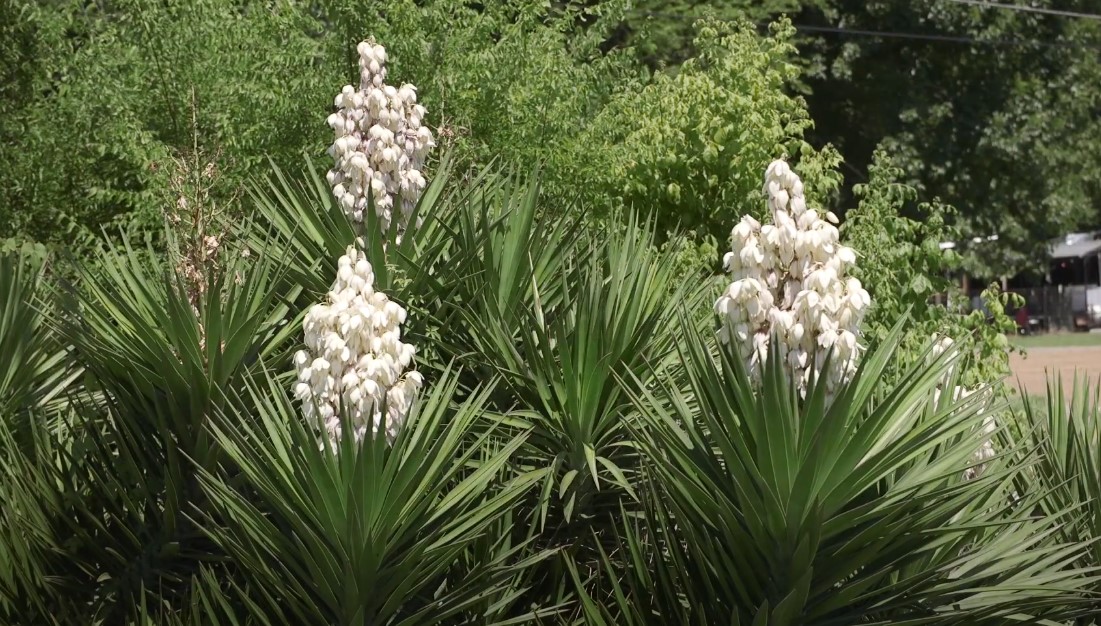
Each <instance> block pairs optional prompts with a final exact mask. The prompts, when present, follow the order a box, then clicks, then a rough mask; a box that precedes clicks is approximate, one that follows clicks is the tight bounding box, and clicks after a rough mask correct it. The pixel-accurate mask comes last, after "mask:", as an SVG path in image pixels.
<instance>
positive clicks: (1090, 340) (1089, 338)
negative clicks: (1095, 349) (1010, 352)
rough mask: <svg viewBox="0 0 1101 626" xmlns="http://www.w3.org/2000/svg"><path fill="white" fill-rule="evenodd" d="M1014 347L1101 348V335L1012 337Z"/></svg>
mask: <svg viewBox="0 0 1101 626" xmlns="http://www.w3.org/2000/svg"><path fill="white" fill-rule="evenodd" d="M1009 341H1010V342H1012V343H1013V345H1015V346H1017V347H1020V348H1024V349H1025V350H1028V349H1029V348H1084V347H1089V346H1101V333H1044V334H1039V335H1017V336H1014V337H1010V339H1009Z"/></svg>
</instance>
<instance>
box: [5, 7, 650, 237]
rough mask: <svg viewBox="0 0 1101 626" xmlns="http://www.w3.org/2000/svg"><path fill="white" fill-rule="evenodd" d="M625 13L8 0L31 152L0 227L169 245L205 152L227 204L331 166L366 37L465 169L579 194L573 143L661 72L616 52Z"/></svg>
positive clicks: (18, 105)
mask: <svg viewBox="0 0 1101 626" xmlns="http://www.w3.org/2000/svg"><path fill="white" fill-rule="evenodd" d="M621 12H622V9H621V8H617V6H616V5H615V3H604V4H602V5H601V6H599V7H596V8H591V9H586V8H583V7H567V9H566V10H564V11H551V10H549V9H548V7H547V6H546V4H545V3H542V2H535V1H533V0H514V1H510V2H495V3H485V4H483V5H482V6H480V7H475V6H470V5H468V4H467V3H462V2H455V1H454V0H433V1H430V2H414V1H413V0H399V1H396V2H390V3H387V5H386V7H385V10H381V9H379V8H372V7H364V5H363V3H362V2H345V1H341V0H326V1H324V2H318V3H300V2H288V1H282V0H281V1H279V2H275V3H270V2H267V1H260V0H249V1H246V2H237V1H235V0H200V1H198V2H191V1H190V0H172V1H170V2H152V1H150V0H126V1H125V2H117V3H107V4H104V3H92V4H91V5H89V4H88V3H86V2H83V1H80V0H57V1H55V2H50V3H46V4H43V3H37V2H30V1H29V0H3V3H2V4H0V23H2V24H3V25H4V26H3V27H2V28H4V29H5V30H4V33H5V35H8V34H10V35H11V36H10V37H7V36H5V38H4V43H3V44H0V45H2V46H3V48H0V54H2V55H3V57H0V58H3V60H4V61H5V62H4V63H3V64H2V65H3V66H4V71H5V72H7V73H8V74H10V76H8V75H5V76H4V78H5V80H4V86H3V89H4V91H3V93H2V97H0V140H2V143H3V144H4V145H11V146H19V149H18V150H5V151H4V152H3V154H0V181H3V183H4V184H3V185H0V188H2V190H0V232H4V233H17V234H19V235H20V236H23V237H25V238H28V239H31V240H36V241H43V242H54V241H62V240H68V241H71V238H72V233H74V232H91V233H94V234H98V233H99V231H100V229H101V228H104V227H107V228H108V229H109V230H110V231H112V232H114V231H115V230H116V229H115V227H114V226H117V225H121V224H128V223H135V224H136V225H138V226H139V227H141V228H142V229H143V230H145V231H146V232H152V233H159V232H160V230H159V223H160V220H161V216H162V214H163V213H164V212H165V209H167V208H170V207H173V206H174V205H175V204H176V202H177V199H178V196H179V193H178V190H177V189H176V187H175V186H174V185H173V180H174V179H175V178H177V177H178V176H179V174H180V172H179V171H178V170H179V168H178V167H176V166H177V165H178V163H179V162H180V161H181V159H182V160H183V161H185V162H186V161H187V160H188V159H189V158H191V157H193V156H194V155H195V154H198V153H202V154H203V155H205V157H206V158H208V159H209V160H210V164H211V165H212V166H213V167H216V168H217V169H218V171H219V176H218V183H217V185H216V186H214V187H213V188H212V189H211V190H210V193H211V197H212V199H213V200H214V201H220V202H222V203H224V204H232V203H229V202H228V200H229V199H231V198H233V197H234V196H236V195H241V194H242V192H243V191H244V189H245V187H246V185H247V182H248V181H250V180H252V179H255V178H257V177H259V176H260V175H261V174H263V173H265V172H266V168H267V164H268V162H269V160H272V161H274V162H275V163H276V164H278V165H280V166H282V167H290V166H295V165H297V164H298V163H299V162H300V159H301V155H302V154H303V153H306V154H309V155H311V156H318V157H320V156H322V155H323V154H324V151H325V148H326V147H327V146H328V145H329V143H330V142H331V141H332V136H331V131H329V130H328V129H327V128H326V126H325V123H324V120H325V116H326V115H327V113H328V112H329V110H330V109H331V106H332V97H333V95H334V94H336V93H338V92H339V91H340V88H341V86H342V85H344V84H345V83H349V82H355V81H357V80H358V70H357V65H356V59H355V56H354V51H355V44H356V43H357V42H358V41H360V40H362V39H364V38H366V37H368V36H374V37H376V38H377V39H378V40H379V41H381V42H382V43H384V44H385V45H386V46H387V48H388V49H389V50H390V56H391V59H392V62H391V63H390V72H391V78H390V80H391V81H392V82H395V83H399V84H400V83H401V82H405V81H407V80H412V81H413V82H415V83H416V84H417V86H418V87H419V89H420V95H421V101H422V102H423V103H424V104H425V105H426V106H427V107H428V109H429V114H430V118H429V121H430V122H431V123H432V124H433V125H434V126H435V129H434V130H435V131H436V133H437V135H439V138H440V143H441V144H442V145H444V146H448V147H450V148H452V149H453V150H452V151H453V153H454V155H455V159H456V161H457V162H458V163H460V164H461V167H462V169H464V170H465V169H468V168H472V167H480V166H481V165H482V164H484V163H486V162H488V161H489V160H491V158H493V157H496V156H500V157H502V158H503V159H505V160H506V161H508V162H515V163H525V164H526V163H531V162H535V161H539V160H542V161H546V162H547V167H548V172H550V174H549V175H548V181H549V188H550V189H549V191H551V192H553V193H555V194H557V195H558V197H565V198H570V199H572V198H573V196H574V192H573V189H574V188H575V187H574V183H573V180H572V179H573V178H574V177H575V175H574V173H573V172H572V171H571V170H572V162H571V161H570V160H569V159H571V158H572V152H571V151H570V150H569V149H568V147H569V146H572V145H574V144H576V142H577V132H578V127H579V125H582V124H583V122H584V120H586V119H588V118H590V117H591V116H592V115H593V114H595V112H596V111H598V110H599V108H600V107H601V106H602V104H603V102H604V101H605V100H606V99H607V98H608V96H609V95H610V94H611V93H612V92H613V91H614V90H615V89H621V88H625V86H629V85H633V84H635V81H636V80H641V78H642V76H643V74H644V73H643V72H642V71H641V69H640V68H639V66H638V65H637V64H636V63H635V62H634V60H633V59H632V58H631V57H630V56H628V55H624V54H620V53H618V52H614V51H613V52H611V53H607V54H605V53H603V52H601V50H600V49H599V44H600V43H601V41H603V37H601V35H600V33H603V32H606V31H608V30H609V29H611V28H612V25H614V23H615V21H616V19H617V17H616V16H617V15H619V14H620V13H621ZM578 24H586V27H585V28H579V27H578ZM441 32H446V33H448V37H447V38H446V39H440V38H439V37H437V36H436V34H437V33H441ZM9 85H10V87H9ZM61 120H63V122H60V121H61ZM59 123H63V126H64V131H63V132H61V131H59V130H58V128H59ZM232 205H233V206H235V207H236V209H237V210H238V211H239V212H241V213H244V212H246V210H247V206H248V205H247V204H244V205H241V204H232Z"/></svg>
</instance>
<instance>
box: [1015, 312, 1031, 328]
mask: <svg viewBox="0 0 1101 626" xmlns="http://www.w3.org/2000/svg"><path fill="white" fill-rule="evenodd" d="M1017 328H1021V329H1023V330H1025V331H1026V332H1027V331H1028V330H1029V327H1028V307H1027V306H1022V307H1021V308H1019V309H1017Z"/></svg>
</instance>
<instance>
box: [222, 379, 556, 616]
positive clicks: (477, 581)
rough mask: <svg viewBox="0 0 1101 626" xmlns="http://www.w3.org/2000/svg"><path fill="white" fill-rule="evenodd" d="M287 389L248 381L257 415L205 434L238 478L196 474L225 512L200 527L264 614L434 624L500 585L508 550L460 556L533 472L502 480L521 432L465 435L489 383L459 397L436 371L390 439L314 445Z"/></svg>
mask: <svg viewBox="0 0 1101 626" xmlns="http://www.w3.org/2000/svg"><path fill="white" fill-rule="evenodd" d="M284 387H285V385H284V384H281V383H279V382H277V381H276V379H275V378H273V377H270V376H267V377H265V378H263V379H257V380H255V381H253V382H252V383H251V384H250V385H249V390H248V395H249V398H248V400H247V402H245V403H244V406H255V407H256V411H257V415H256V416H255V419H252V418H251V417H250V416H247V415H242V414H239V413H234V412H230V413H228V414H226V415H225V416H224V417H223V419H221V420H219V421H218V423H217V424H216V425H215V426H214V427H213V429H212V430H213V432H214V435H215V438H216V440H217V441H218V442H219V443H220V444H221V446H222V448H223V449H224V450H225V451H226V454H227V455H228V457H229V458H230V459H231V460H232V461H233V462H234V464H235V465H236V466H238V467H239V468H240V475H239V476H232V475H231V476H223V475H219V474H217V473H214V472H204V473H203V477H202V482H203V485H204V488H205V490H206V491H207V493H208V494H209V495H210V498H211V503H212V505H213V510H214V511H216V512H217V513H218V514H220V516H219V517H209V518H208V519H207V520H206V524H205V527H206V528H207V529H208V533H209V534H210V536H211V538H212V539H213V540H214V541H215V542H217V543H218V545H219V546H221V547H222V548H223V549H224V550H225V551H226V552H227V553H228V554H230V555H232V557H233V558H234V560H235V562H236V563H237V564H238V565H239V567H240V568H241V571H242V577H243V578H244V580H245V581H247V583H248V584H249V585H250V586H251V589H253V590H254V593H253V594H252V595H253V598H254V600H255V602H256V603H257V604H258V605H261V606H262V607H264V608H265V609H266V610H267V615H268V616H269V618H271V619H272V621H280V622H283V623H292V624H363V623H370V624H408V625H410V626H412V625H418V624H434V623H440V622H441V621H443V620H447V619H455V618H456V617H458V616H460V615H462V614H464V613H468V612H470V611H471V610H472V609H474V608H476V607H479V606H480V605H481V604H482V603H483V601H484V599H485V598H487V597H489V596H490V595H492V594H495V593H499V592H501V591H503V590H504V588H505V586H507V582H508V581H509V580H511V579H512V578H513V576H512V574H513V573H514V571H513V569H514V567H515V565H514V564H513V563H511V562H510V561H511V560H512V557H513V556H514V555H515V553H516V551H517V549H516V548H514V549H503V550H499V551H497V552H496V553H495V555H494V558H493V559H492V560H489V561H486V562H474V563H470V565H471V568H470V569H469V570H468V571H456V564H457V563H458V562H460V560H461V559H460V557H461V556H462V555H463V553H464V552H465V551H466V550H467V549H468V548H469V547H470V546H471V545H472V544H473V543H474V542H476V541H478V540H480V539H481V538H482V537H483V536H484V535H485V533H486V532H487V531H489V530H491V529H493V528H495V527H496V523H497V522H499V521H500V520H502V519H504V518H505V517H506V516H507V515H508V514H509V513H510V510H511V507H512V506H513V505H514V504H515V502H516V501H517V500H518V499H519V498H520V497H521V496H522V495H523V494H524V493H525V492H526V491H527V490H528V489H529V488H530V487H531V486H532V485H533V484H535V483H536V482H537V481H538V480H539V479H540V478H541V474H542V472H540V471H533V472H527V473H523V474H520V475H518V476H515V477H507V476H505V477H504V478H503V479H502V475H503V473H504V472H505V470H506V469H507V468H508V466H509V464H510V460H511V458H512V456H513V455H514V454H515V452H516V450H517V449H519V448H520V447H522V446H523V444H524V441H525V437H523V436H520V437H517V438H515V439H513V440H512V441H510V442H508V443H507V444H504V445H501V446H500V447H493V446H494V445H495V444H492V443H488V442H489V441H490V436H491V434H492V430H493V429H492V427H491V426H486V427H482V428H480V429H479V430H481V431H482V432H483V433H484V434H483V435H482V438H481V439H480V440H478V441H470V440H469V439H468V438H467V436H466V435H467V433H468V432H469V431H470V430H471V429H473V428H474V426H475V423H476V422H479V421H481V420H485V419H486V414H485V402H486V397H487V395H488V391H489V387H487V389H486V390H485V391H483V392H480V393H477V394H475V395H473V396H471V397H469V398H467V399H466V400H464V401H462V402H461V403H459V404H457V405H456V404H453V403H452V402H451V399H452V397H453V395H454V393H455V390H456V379H455V377H454V376H453V375H452V374H451V373H449V372H448V373H445V375H444V376H443V377H442V378H441V379H440V380H439V381H438V382H437V383H436V384H435V386H434V387H433V388H432V390H431V391H430V393H429V394H428V396H427V397H425V398H423V399H422V401H421V402H419V403H418V405H417V406H418V407H419V408H418V410H416V411H415V412H414V414H413V415H412V416H411V417H410V418H409V420H408V422H407V423H406V424H405V426H404V428H403V431H402V432H401V433H400V434H399V436H398V437H397V440H396V441H395V442H394V444H393V447H388V446H387V444H386V442H385V439H384V438H383V437H378V438H368V440H366V441H365V443H364V444H363V445H362V447H359V446H357V445H356V444H355V443H354V442H353V441H352V440H351V439H346V440H345V441H344V442H343V444H342V445H341V447H340V449H339V451H333V450H331V449H330V448H329V447H328V446H318V443H317V434H316V433H313V432H310V431H309V429H307V428H306V427H305V426H304V424H303V423H302V422H301V420H300V418H299V417H298V415H297V411H296V409H295V408H294V407H292V406H291V404H290V402H289V401H288V400H287V398H286V394H285V392H283V388H284ZM487 444H488V445H490V446H491V447H490V449H492V453H490V454H484V452H485V450H486V449H487V448H486V447H485V445H487ZM219 520H222V521H221V522H219Z"/></svg>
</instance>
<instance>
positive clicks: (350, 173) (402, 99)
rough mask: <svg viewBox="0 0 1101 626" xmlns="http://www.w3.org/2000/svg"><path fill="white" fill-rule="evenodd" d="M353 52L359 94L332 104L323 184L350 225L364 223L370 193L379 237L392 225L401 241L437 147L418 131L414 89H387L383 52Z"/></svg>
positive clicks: (372, 46)
mask: <svg viewBox="0 0 1101 626" xmlns="http://www.w3.org/2000/svg"><path fill="white" fill-rule="evenodd" d="M356 51H357V52H358V53H359V68H360V84H359V89H358V90H357V89H355V88H354V87H352V86H351V85H346V86H345V87H344V88H343V89H342V90H341V92H340V94H339V95H337V97H336V99H335V100H334V106H336V107H337V109H338V111H337V112H336V113H333V114H332V115H330V116H329V117H328V119H327V122H328V124H329V127H330V128H332V129H333V132H334V135H335V139H334V141H333V144H332V146H331V147H330V148H329V151H328V152H329V154H330V155H331V156H332V157H333V161H334V163H333V169H332V170H331V171H330V172H329V173H328V175H327V176H326V179H327V180H328V182H329V185H330V186H332V189H333V197H335V198H336V200H337V202H339V203H340V206H341V207H342V208H343V209H344V212H345V213H346V214H347V215H348V216H349V217H350V218H351V219H352V220H354V221H356V222H362V221H363V220H364V214H363V212H364V211H365V210H366V208H367V205H368V203H367V194H368V193H370V195H371V200H372V201H373V202H374V207H375V212H376V215H377V216H378V218H379V225H380V227H381V228H382V229H383V232H389V229H390V224H391V222H392V221H393V220H397V228H398V236H399V237H400V236H401V234H402V233H404V232H405V230H406V229H408V228H410V224H409V220H410V218H411V216H412V213H413V209H414V207H416V205H417V201H418V200H419V199H420V196H421V193H422V192H423V191H424V188H425V186H426V184H425V179H424V176H423V174H422V172H421V169H422V168H423V167H424V160H425V158H426V157H427V156H428V153H429V152H430V151H431V149H432V148H433V147H434V146H435V145H436V142H435V139H434V138H433V136H432V131H431V130H429V129H428V128H427V127H426V126H423V125H422V123H423V120H424V117H425V113H426V111H425V109H424V107H423V106H421V105H420V104H417V88H416V87H415V86H413V85H410V84H405V85H402V86H401V88H395V87H394V86H392V85H388V84H386V82H385V81H386V59H387V54H386V49H385V48H383V47H382V46H380V45H377V44H376V43H375V42H374V41H373V40H367V41H363V42H360V44H359V45H358V46H356ZM389 174H393V175H389ZM376 181H377V182H376ZM352 183H356V184H352ZM395 208H396V209H397V210H396V211H395ZM414 226H416V225H414Z"/></svg>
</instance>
